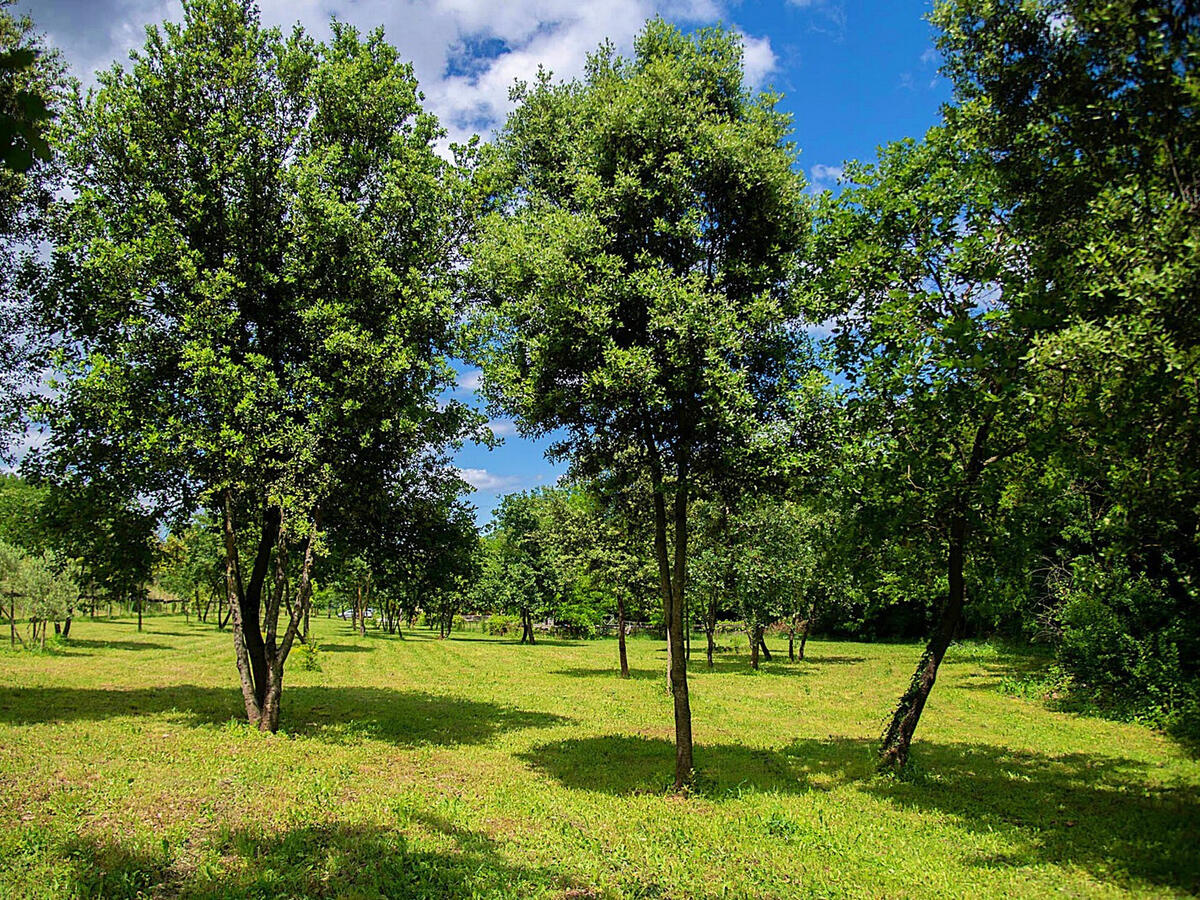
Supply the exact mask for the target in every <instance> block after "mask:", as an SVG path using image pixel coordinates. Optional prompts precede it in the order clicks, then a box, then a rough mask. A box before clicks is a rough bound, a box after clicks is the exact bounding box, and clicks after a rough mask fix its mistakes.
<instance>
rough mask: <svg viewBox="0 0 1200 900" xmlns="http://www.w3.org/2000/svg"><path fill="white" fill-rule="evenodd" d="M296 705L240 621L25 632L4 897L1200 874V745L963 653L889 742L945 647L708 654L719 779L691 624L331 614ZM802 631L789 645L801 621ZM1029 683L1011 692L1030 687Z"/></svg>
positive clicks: (873, 886) (982, 655) (1126, 879)
mask: <svg viewBox="0 0 1200 900" xmlns="http://www.w3.org/2000/svg"><path fill="white" fill-rule="evenodd" d="M315 628H316V634H317V637H318V638H319V639H320V642H321V644H320V651H319V661H320V665H319V667H315V668H312V669H308V670H305V669H302V668H301V667H300V666H299V665H289V669H288V673H287V684H286V687H285V691H284V712H283V720H284V729H285V731H284V733H280V734H278V735H275V736H269V735H260V734H258V733H256V732H254V731H252V730H250V729H249V728H247V727H246V726H244V725H243V724H241V722H240V721H239V718H238V712H239V705H240V695H239V691H238V690H237V687H236V680H235V677H234V676H235V672H234V668H233V658H232V657H233V653H232V641H231V638H230V637H229V635H228V633H224V634H220V633H217V632H216V631H215V629H214V628H213V627H212V626H211V625H198V624H190V625H189V624H185V623H184V622H183V621H182V620H180V619H176V618H170V617H158V618H152V619H148V620H147V623H146V630H145V631H144V632H142V633H141V634H139V633H138V632H137V631H136V630H135V628H134V625H133V623H131V622H129V621H124V620H117V621H111V622H109V621H104V620H101V621H97V622H91V621H86V620H84V621H80V622H77V623H76V625H75V629H74V630H73V631H72V640H71V641H70V642H69V643H67V644H65V645H64V646H63V647H61V648H59V649H58V650H57V651H56V652H55V653H53V654H45V655H39V654H32V653H19V652H18V653H7V652H5V653H3V654H0V861H2V863H0V897H6V898H7V897H176V896H178V897H209V898H216V897H261V898H274V897H361V898H366V897H455V898H457V897H496V898H500V897H505V898H507V897H557V898H568V897H574V898H587V897H629V898H638V897H646V898H648V897H680V898H682V897H689V898H690V897H695V898H709V897H810V896H811V897H881V896H884V897H967V896H970V897H1002V896H1003V897H1010V896H1045V895H1048V894H1052V893H1063V894H1066V895H1070V896H1089V897H1092V896H1110V895H1121V894H1127V893H1133V894H1139V895H1145V896H1176V895H1185V894H1188V893H1191V892H1195V891H1197V890H1200V852H1197V846H1200V763H1197V762H1196V761H1194V760H1193V759H1191V758H1190V757H1189V756H1188V755H1187V754H1186V753H1184V752H1183V751H1182V750H1180V748H1179V747H1178V746H1177V745H1176V744H1174V743H1173V742H1172V741H1170V740H1169V739H1168V738H1165V737H1163V736H1161V735H1159V734H1157V733H1155V732H1153V731H1151V730H1149V729H1147V728H1144V727H1142V726H1140V725H1137V724H1132V723H1120V722H1113V721H1106V720H1102V719H1096V718H1090V717H1086V716H1081V715H1075V714H1072V713H1069V712H1065V711H1062V710H1056V709H1052V708H1048V707H1047V706H1046V704H1044V703H1041V702H1030V701H1029V700H1026V699H1022V698H1021V697H1015V696H1012V695H1011V694H1012V693H1013V691H1012V688H1011V685H1012V684H1014V683H1018V681H1019V679H1020V678H1022V677H1024V676H1025V675H1027V674H1028V671H1029V661H1028V660H1027V659H1023V658H1021V657H1020V656H1019V655H1014V654H1012V653H1010V651H1007V650H1004V649H996V648H987V649H981V648H976V649H972V648H970V647H967V648H957V649H956V651H955V652H953V653H952V654H951V655H950V656H949V657H948V659H947V662H946V664H945V666H944V668H943V672H942V674H941V675H940V676H939V679H938V684H937V687H936V689H935V691H934V694H933V697H932V698H931V701H930V704H929V707H928V710H927V712H926V716H925V719H924V721H923V722H922V725H921V729H920V731H919V732H918V736H917V737H918V742H917V745H916V747H915V753H914V760H913V764H912V765H911V766H910V768H909V770H907V771H906V772H905V773H904V775H903V777H894V776H878V775H876V774H875V773H874V768H873V759H872V746H873V743H874V740H875V737H876V735H877V734H878V733H879V731H880V730H881V727H882V725H883V719H884V716H885V715H886V713H887V711H888V710H889V709H890V707H891V705H892V703H893V702H894V700H895V697H896V696H897V695H898V694H899V692H900V691H901V690H902V688H903V686H904V685H905V684H906V683H907V680H908V677H909V675H910V673H911V667H912V666H913V665H914V663H915V660H916V658H917V656H918V655H919V648H918V647H916V646H914V645H866V644H852V643H833V642H825V641H813V642H810V644H809V658H808V659H807V660H805V661H803V662H796V663H788V662H787V661H786V659H784V658H782V657H784V656H785V654H783V653H777V654H776V656H775V659H774V661H772V662H769V663H764V664H763V669H762V670H761V671H760V672H758V673H754V672H752V671H751V670H750V669H749V666H748V662H747V659H746V658H745V655H744V654H743V655H736V654H732V653H728V654H722V655H721V656H719V657H718V660H717V666H716V668H715V670H714V671H712V672H708V671H706V670H705V668H704V662H703V657H702V655H700V654H697V656H696V657H695V658H694V660H693V666H694V668H693V673H692V679H691V687H692V702H693V711H694V716H695V734H696V740H697V750H696V763H697V766H698V771H697V773H696V786H695V790H694V791H693V792H692V793H691V795H690V796H688V797H687V798H683V799H681V798H679V797H676V796H673V795H671V794H669V793H668V792H666V790H665V788H666V786H667V784H668V782H669V781H670V777H671V768H672V765H673V750H672V744H671V733H672V730H671V707H670V702H669V698H668V696H667V694H666V692H665V673H664V653H663V649H662V646H661V645H660V644H659V643H658V642H655V641H652V640H634V641H631V644H630V663H631V667H632V669H633V673H632V674H633V677H632V678H631V679H630V680H628V681H622V680H621V679H619V678H618V677H617V676H616V673H615V660H616V644H615V642H614V641H611V640H600V641H592V642H570V641H544V642H541V643H539V644H538V645H537V646H534V647H524V646H519V645H517V644H516V643H515V642H514V641H513V640H512V639H510V638H493V637H485V636H483V635H481V634H478V633H456V634H455V636H454V638H453V639H451V640H449V641H438V640H436V639H435V638H434V637H433V636H432V635H430V634H429V633H428V632H424V631H418V632H414V633H409V634H407V635H406V636H405V637H404V638H403V639H401V638H395V637H385V636H379V635H368V636H367V637H366V638H360V637H357V636H355V635H354V634H352V633H351V632H350V629H349V627H348V626H347V625H346V624H345V623H340V622H332V621H324V620H320V621H318V622H316V623H315ZM780 649H782V647H781V648H780ZM1006 691H1007V693H1006Z"/></svg>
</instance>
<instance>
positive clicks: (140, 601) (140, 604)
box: [137, 594, 142, 631]
mask: <svg viewBox="0 0 1200 900" xmlns="http://www.w3.org/2000/svg"><path fill="white" fill-rule="evenodd" d="M137 608H138V631H141V630H142V597H141V595H140V594H139V595H138V598H137Z"/></svg>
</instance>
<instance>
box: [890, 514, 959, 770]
mask: <svg viewBox="0 0 1200 900" xmlns="http://www.w3.org/2000/svg"><path fill="white" fill-rule="evenodd" d="M966 530H967V529H966V521H965V519H964V518H963V517H962V516H961V515H956V516H955V517H954V519H953V520H952V521H951V523H950V536H949V562H948V566H947V575H948V576H949V579H948V580H949V588H950V592H949V596H948V597H947V599H946V605H945V607H944V609H943V610H942V618H941V622H940V623H939V624H938V627H937V630H936V631H935V632H934V635H933V637H932V639H931V640H930V641H929V645H928V646H927V647H926V648H925V652H924V653H922V654H921V661H920V662H919V663H918V664H917V670H916V672H914V673H913V677H912V682H911V683H910V684H909V686H908V690H907V691H905V693H904V696H903V697H901V698H900V703H899V704H898V705H897V706H896V712H895V714H894V715H893V716H892V722H891V724H890V725H889V726H888V729H887V732H886V733H885V734H884V737H883V744H882V746H881V747H880V753H879V765H880V768H896V769H899V768H903V767H904V766H905V765H906V764H907V763H908V751H909V747H910V745H911V744H912V739H913V734H914V733H915V732H916V730H917V723H918V722H919V721H920V719H921V712H922V710H924V709H925V701H926V700H928V699H929V692H930V691H931V690H933V683H934V681H935V680H936V678H937V673H938V666H940V665H941V664H942V659H943V657H944V656H945V655H946V648H947V647H949V646H950V641H951V640H953V638H954V631H955V629H956V628H957V627H958V623H959V620H960V619H961V618H962V612H963V604H964V600H965V597H964V586H963V555H964V553H965V550H966Z"/></svg>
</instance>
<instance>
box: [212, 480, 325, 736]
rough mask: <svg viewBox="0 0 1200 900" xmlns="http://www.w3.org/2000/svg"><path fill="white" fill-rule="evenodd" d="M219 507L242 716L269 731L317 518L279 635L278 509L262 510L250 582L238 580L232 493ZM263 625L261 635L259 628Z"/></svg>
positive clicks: (283, 551) (306, 585)
mask: <svg viewBox="0 0 1200 900" xmlns="http://www.w3.org/2000/svg"><path fill="white" fill-rule="evenodd" d="M223 512H224V516H223V518H224V537H225V583H226V589H227V593H228V601H229V615H230V620H231V621H232V622H233V645H234V653H235V656H236V658H237V669H238V676H239V679H240V681H241V687H242V700H243V702H244V703H245V707H246V718H247V719H249V721H250V722H251V723H253V724H254V725H255V726H257V727H258V728H259V729H260V730H262V731H272V732H273V731H275V730H276V729H277V728H278V727H279V711H280V701H281V697H282V692H283V666H284V662H285V661H286V660H287V657H288V654H289V653H290V652H291V649H292V643H293V642H294V640H295V639H296V634H297V632H298V631H299V628H300V620H301V617H302V616H303V613H304V610H305V609H307V608H308V605H309V603H310V602H311V601H312V564H313V553H314V537H315V532H316V530H317V528H318V527H319V518H317V517H314V521H313V523H312V525H311V528H310V531H309V534H308V536H307V537H306V539H305V541H304V555H303V561H302V564H301V568H300V579H299V583H298V584H297V586H296V592H295V600H294V603H291V604H290V607H291V612H290V614H289V615H288V619H287V626H286V628H285V630H284V633H283V635H282V637H281V638H280V639H279V640H277V637H278V625H279V614H280V610H281V609H282V608H283V605H284V592H285V590H286V587H287V581H288V579H287V542H286V533H285V532H284V530H283V527H282V526H283V523H282V517H281V514H280V510H279V509H278V508H277V507H270V508H268V509H266V510H264V512H263V523H262V534H261V536H260V539H259V546H258V552H257V554H256V557H255V560H254V568H253V569H252V571H251V574H250V580H249V582H248V583H243V581H242V573H241V567H240V564H239V558H238V552H237V541H236V536H237V530H236V527H235V523H234V520H233V515H234V505H233V498H232V495H231V494H230V492H228V491H227V492H226V493H225V496H224V510H223ZM272 553H274V558H275V573H274V584H273V588H272V590H270V591H269V592H267V593H266V604H265V607H264V605H263V599H264V585H265V583H266V577H267V569H268V568H269V566H270V562H271V558H272ZM264 626H265V627H266V635H265V636H264V634H263V631H262V629H263V627H264Z"/></svg>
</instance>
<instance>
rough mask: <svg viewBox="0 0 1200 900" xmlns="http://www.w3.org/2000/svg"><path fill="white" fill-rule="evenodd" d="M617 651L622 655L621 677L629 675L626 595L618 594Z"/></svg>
mask: <svg viewBox="0 0 1200 900" xmlns="http://www.w3.org/2000/svg"><path fill="white" fill-rule="evenodd" d="M617 653H618V654H619V655H620V657H621V677H622V678H628V677H629V657H628V655H627V654H626V652H625V595H624V594H621V593H618V594H617Z"/></svg>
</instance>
